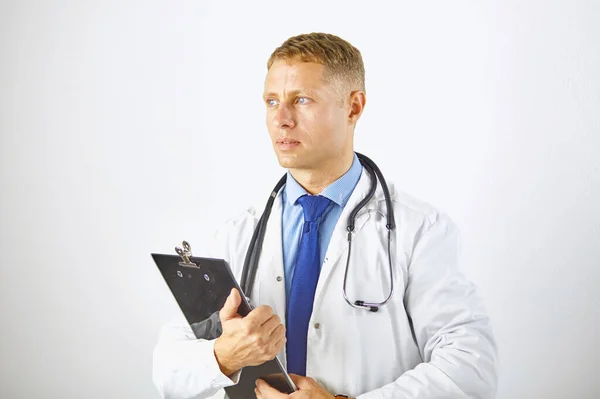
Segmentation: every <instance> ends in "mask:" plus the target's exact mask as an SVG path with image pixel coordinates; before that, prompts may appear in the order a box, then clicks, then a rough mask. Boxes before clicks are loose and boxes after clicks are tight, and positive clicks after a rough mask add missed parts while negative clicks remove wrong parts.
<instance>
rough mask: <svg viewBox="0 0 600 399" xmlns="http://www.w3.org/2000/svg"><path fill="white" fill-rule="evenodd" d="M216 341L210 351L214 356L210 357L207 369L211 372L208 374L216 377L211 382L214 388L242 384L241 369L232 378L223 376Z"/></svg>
mask: <svg viewBox="0 0 600 399" xmlns="http://www.w3.org/2000/svg"><path fill="white" fill-rule="evenodd" d="M215 341H216V340H214V339H213V340H212V341H211V345H210V349H211V353H212V356H209V361H208V364H207V368H208V370H209V371H210V372H209V373H208V374H209V375H214V376H215V378H214V379H213V380H212V381H211V385H212V386H213V388H217V389H218V388H225V387H230V386H232V385H236V384H237V383H238V382H240V377H241V375H242V370H241V369H240V370H238V371H236V372H235V373H233V374H232V375H231V377H228V376H226V375H225V374H223V372H222V371H221V368H220V367H219V363H218V362H217V358H216V356H215Z"/></svg>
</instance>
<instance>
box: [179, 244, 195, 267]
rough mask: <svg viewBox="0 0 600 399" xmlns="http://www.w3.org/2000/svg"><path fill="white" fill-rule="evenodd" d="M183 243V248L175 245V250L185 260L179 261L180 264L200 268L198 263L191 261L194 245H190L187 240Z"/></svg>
mask: <svg viewBox="0 0 600 399" xmlns="http://www.w3.org/2000/svg"><path fill="white" fill-rule="evenodd" d="M182 244H183V249H181V248H179V247H175V252H177V254H178V255H179V256H181V259H182V260H183V262H179V266H184V267H195V268H198V265H197V264H195V263H194V262H192V261H190V257H191V256H192V247H190V244H189V243H188V242H187V241H183V243H182Z"/></svg>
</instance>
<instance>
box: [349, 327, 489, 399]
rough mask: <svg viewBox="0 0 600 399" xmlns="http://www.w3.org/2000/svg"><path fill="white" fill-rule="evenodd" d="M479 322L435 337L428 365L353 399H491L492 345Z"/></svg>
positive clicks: (418, 366)
mask: <svg viewBox="0 0 600 399" xmlns="http://www.w3.org/2000/svg"><path fill="white" fill-rule="evenodd" d="M481 323H482V324H481V325H477V326H475V325H471V326H468V327H464V326H462V327H459V328H456V332H454V333H450V332H449V333H447V334H445V335H443V336H441V337H439V339H438V340H437V341H439V343H438V344H437V346H436V347H435V349H433V350H432V351H431V355H430V356H429V361H428V362H424V363H421V364H419V365H417V367H415V368H414V369H412V370H409V371H407V372H405V373H404V374H402V375H401V376H400V377H399V378H398V379H397V380H395V381H394V382H392V383H390V384H387V385H385V386H383V387H381V388H379V389H376V390H373V391H369V392H366V393H364V394H362V395H359V396H358V397H357V399H387V398H390V399H391V398H402V399H425V398H433V397H435V398H453V399H491V398H493V397H494V396H495V393H496V386H497V377H496V368H497V364H496V345H495V342H494V339H493V337H492V336H491V333H490V329H489V326H487V325H486V324H485V323H484V322H483V321H481ZM461 330H462V333H461V334H460V336H457V335H458V334H459V333H458V331H461Z"/></svg>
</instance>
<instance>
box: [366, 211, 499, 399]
mask: <svg viewBox="0 0 600 399" xmlns="http://www.w3.org/2000/svg"><path fill="white" fill-rule="evenodd" d="M427 224H429V223H427ZM459 257H460V236H459V231H458V229H457V227H456V226H455V224H454V222H453V221H452V220H451V219H450V218H449V217H448V216H446V215H445V214H443V213H437V218H436V219H435V220H434V221H433V222H432V223H431V224H429V227H428V228H427V229H426V230H425V232H424V233H423V234H422V235H421V237H420V238H418V239H417V241H416V244H415V246H414V251H413V255H412V260H411V262H410V264H409V266H408V283H407V288H406V292H405V297H404V303H405V306H406V310H407V313H408V315H409V317H410V319H411V320H412V322H411V324H412V327H413V331H414V339H415V340H416V343H417V344H418V347H419V351H420V353H421V357H422V359H423V362H422V363H420V364H419V365H417V366H416V367H415V368H414V369H412V370H409V371H407V372H405V373H404V374H402V375H401V376H399V378H398V379H397V380H396V381H394V382H393V383H390V384H388V385H385V386H383V387H381V388H379V389H376V390H374V391H370V392H366V393H364V394H362V395H359V396H358V398H359V399H376V398H377V399H387V398H390V399H391V398H402V399H421V398H423V399H424V398H434V397H435V398H453V399H459V398H460V399H466V398H470V399H490V398H494V397H495V395H496V389H497V347H496V341H495V338H494V336H493V333H492V328H491V323H490V320H489V318H488V316H487V315H486V311H485V309H484V305H483V303H482V299H481V298H480V297H479V295H478V293H477V291H476V288H475V286H474V285H473V284H472V283H471V282H469V281H468V280H467V279H466V278H465V277H464V276H463V275H462V273H461V272H460V271H459V269H458V263H459V262H458V259H459Z"/></svg>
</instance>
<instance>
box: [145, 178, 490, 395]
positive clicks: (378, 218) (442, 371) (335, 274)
mask: <svg viewBox="0 0 600 399" xmlns="http://www.w3.org/2000/svg"><path fill="white" fill-rule="evenodd" d="M370 180H371V177H370V175H369V174H368V172H367V171H365V170H364V169H363V172H362V174H361V177H360V180H359V182H358V184H357V186H356V188H355V190H354V191H353V193H352V195H351V197H350V199H349V201H348V203H347V205H346V206H345V208H344V210H343V212H342V214H341V217H340V219H339V222H338V224H337V226H336V227H335V230H334V232H333V236H332V238H331V242H330V244H329V247H328V249H327V253H326V255H325V260H324V263H323V266H322V270H321V275H320V277H319V281H318V285H317V289H316V293H315V299H314V306H313V313H312V316H311V319H310V323H309V330H308V349H307V366H306V373H307V376H310V377H313V378H314V379H316V380H317V381H318V382H319V383H320V384H321V385H323V386H324V387H325V388H326V389H327V390H328V391H329V392H331V393H333V394H338V393H346V394H348V395H349V396H354V397H358V398H360V399H388V398H390V399H391V398H402V399H417V398H428V399H430V398H485V399H489V398H493V397H495V394H496V386H497V348H496V342H495V339H494V336H493V334H492V329H491V325H490V321H489V318H488V316H487V315H486V312H485V309H484V307H483V305H482V301H481V299H480V297H479V296H478V294H477V292H476V289H475V287H474V286H473V285H472V284H471V283H470V282H469V281H468V280H467V279H466V278H465V277H464V276H463V275H462V274H461V273H460V272H459V270H458V266H459V264H458V259H459V255H460V253H459V249H460V241H459V239H460V237H459V231H458V230H457V227H456V225H455V224H454V222H453V221H452V220H451V219H450V218H449V217H448V216H447V215H446V214H444V213H443V212H440V211H438V210H436V209H435V208H433V207H432V206H431V205H429V204H427V203H425V202H423V201H420V200H418V199H416V198H414V197H412V196H410V195H408V194H406V193H404V192H401V191H399V190H397V189H395V188H394V185H393V184H391V182H388V185H389V190H390V195H391V196H392V202H393V207H394V213H395V219H396V226H397V227H396V233H395V234H394V235H393V236H392V240H393V241H392V260H393V278H394V294H393V296H392V298H391V299H390V301H389V302H388V303H387V304H386V305H384V306H382V307H381V308H380V310H379V312H377V313H372V312H369V311H367V310H362V309H355V308H353V307H351V306H350V305H348V304H347V303H346V302H345V300H344V297H343V293H342V287H343V279H344V269H345V265H346V257H347V254H348V241H347V232H346V225H347V219H348V215H349V213H350V211H351V210H352V209H353V208H354V207H355V206H356V205H357V204H358V203H359V202H360V200H361V199H363V198H364V197H365V196H366V194H367V192H368V189H369V185H370ZM263 209H264V204H257V205H256V206H253V207H249V208H248V209H247V210H246V211H245V212H243V214H241V215H240V216H238V217H236V218H232V219H231V220H230V221H229V222H228V223H227V224H226V225H225V226H224V227H223V229H221V230H220V231H219V232H218V233H217V235H216V240H215V246H214V247H212V248H211V249H212V250H213V251H211V254H210V255H209V256H214V257H220V258H224V259H226V260H227V261H228V262H229V264H230V266H231V268H232V270H233V271H234V274H235V275H236V277H237V279H238V281H239V280H240V276H241V271H242V267H243V263H244V258H245V254H246V250H247V248H248V244H249V241H250V238H251V236H252V233H253V231H254V228H255V226H256V224H257V222H258V219H259V217H260V215H261V212H262V210H263ZM281 211H282V208H281V191H280V192H279V193H278V196H277V198H276V200H275V202H274V205H273V210H272V213H271V216H270V218H269V222H268V226H267V229H266V236H265V240H264V245H263V250H262V254H261V257H260V261H259V267H258V272H257V276H256V280H255V284H254V287H253V294H252V298H251V301H250V302H251V304H252V305H253V306H258V305H268V306H270V307H271V308H272V309H273V310H274V312H275V313H277V314H278V315H279V316H280V317H281V320H282V321H283V322H284V323H285V311H286V307H285V304H286V298H285V283H284V280H283V279H280V280H281V281H279V280H278V278H277V277H279V276H281V277H283V276H284V271H283V257H282V238H281V221H282V212H281ZM385 214H386V209H385V200H384V196H383V191H382V189H381V186H380V185H378V187H377V191H376V193H375V195H374V197H373V198H372V199H371V200H370V201H369V202H368V203H367V205H366V206H365V207H364V208H363V209H362V210H361V211H360V212H359V213H358V216H357V218H356V230H355V234H354V239H353V243H352V256H351V261H350V269H349V272H348V281H347V293H348V296H349V298H350V299H351V300H356V299H361V300H365V301H381V300H383V299H384V298H385V296H387V294H388V292H389V288H390V279H389V265H388V251H387V230H386V229H385V224H386V223H385V217H384V216H383V215H385ZM317 323H318V324H317ZM213 345H214V342H213V341H205V340H198V339H196V338H195V336H194V333H193V332H192V330H191V328H190V327H189V325H187V323H185V319H183V316H182V318H181V320H180V321H178V322H174V323H170V324H167V325H166V326H165V327H164V328H163V329H162V330H161V332H160V337H159V339H158V343H157V345H156V347H155V349H154V360H153V380H154V384H155V385H156V387H157V388H158V390H159V392H160V393H161V395H162V397H163V398H169V399H175V398H177V399H179V398H207V397H211V398H222V397H223V394H224V391H223V389H221V388H223V387H225V386H227V385H231V384H233V383H234V382H237V378H238V377H239V373H238V375H236V376H234V377H233V380H231V379H229V378H228V377H226V376H225V375H223V374H222V373H221V372H220V370H219V367H218V365H217V363H216V360H215V358H214V352H213ZM278 357H279V359H280V360H281V361H282V363H283V364H284V365H285V364H286V357H285V348H284V350H282V352H281V353H280V354H279V355H278ZM242 372H243V371H242Z"/></svg>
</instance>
